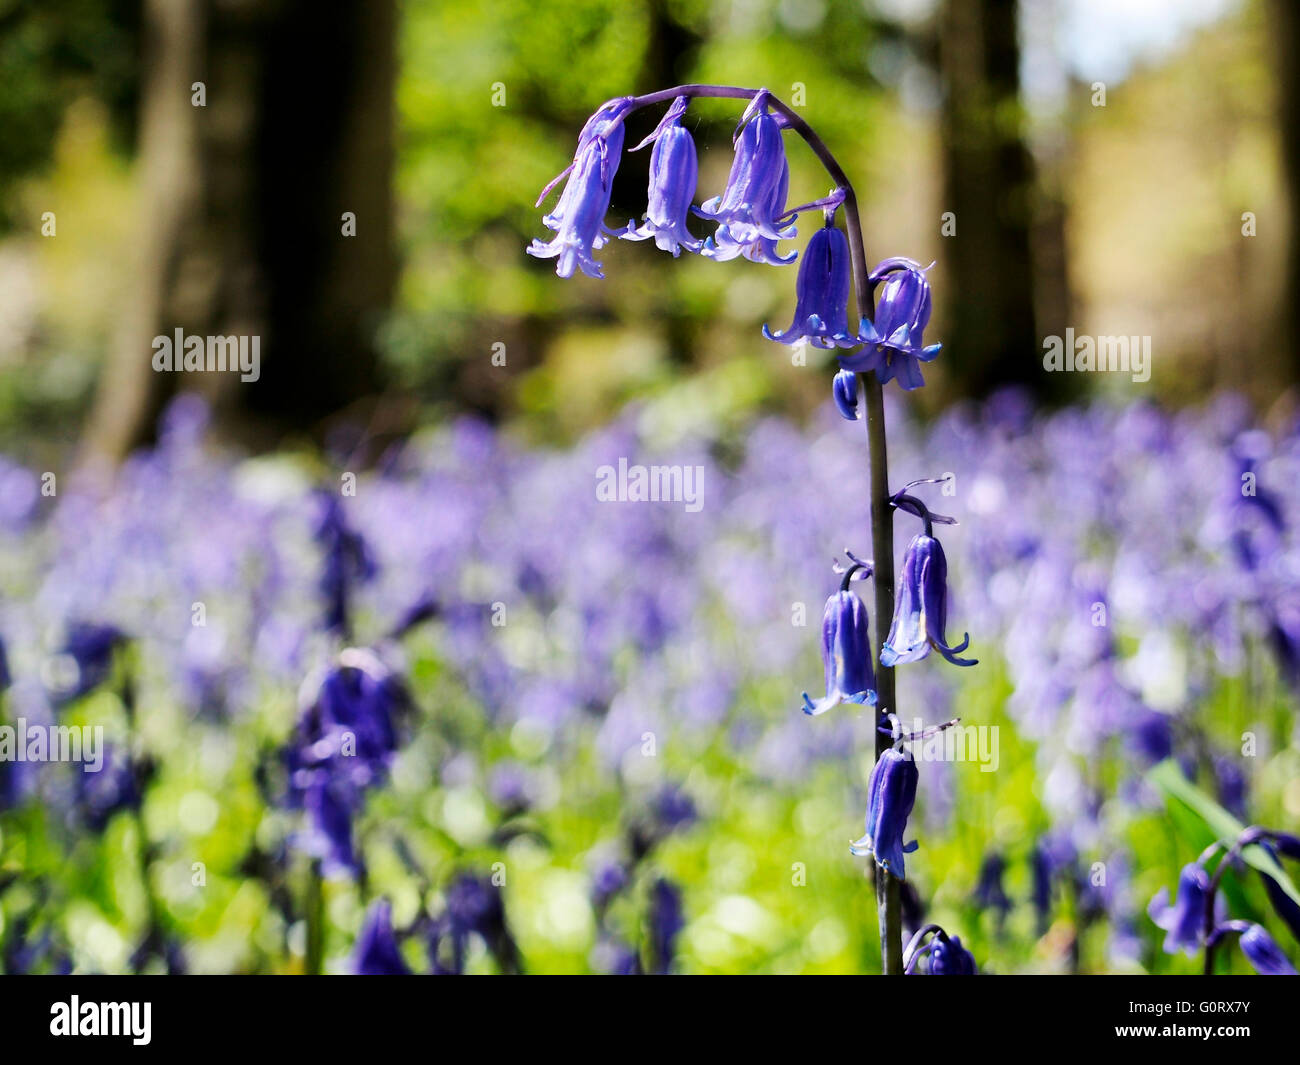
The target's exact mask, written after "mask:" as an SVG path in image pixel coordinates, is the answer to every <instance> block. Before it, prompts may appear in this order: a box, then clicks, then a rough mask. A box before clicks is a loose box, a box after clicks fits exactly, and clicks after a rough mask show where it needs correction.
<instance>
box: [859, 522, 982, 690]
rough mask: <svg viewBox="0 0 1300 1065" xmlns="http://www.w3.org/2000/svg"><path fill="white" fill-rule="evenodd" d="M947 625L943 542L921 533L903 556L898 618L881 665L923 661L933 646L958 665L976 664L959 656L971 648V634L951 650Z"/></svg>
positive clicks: (884, 648)
mask: <svg viewBox="0 0 1300 1065" xmlns="http://www.w3.org/2000/svg"><path fill="white" fill-rule="evenodd" d="M947 622H948V560H947V559H946V558H945V557H944V553H943V546H942V545H941V544H940V543H939V541H938V540H936V539H935V538H934V537H933V536H930V535H929V534H928V533H921V534H919V535H917V536H914V537H913V538H912V542H911V543H910V544H908V546H907V554H906V555H904V556H903V570H902V575H901V578H900V580H899V585H898V598H897V599H896V600H895V602H894V619H893V623H892V624H891V625H890V628H889V637H888V639H886V640H885V645H884V647H882V648H881V651H880V664H881V665H882V666H895V665H900V664H902V663H905V662H919V661H920V660H921V659H922V658H924V657H925V656H926V655H928V654H929V653H930V648H932V647H933V648H934V649H935V650H936V651H938V652H939V653H940V654H941V655H943V657H944V658H946V659H947V660H948V661H949V662H951V663H952V664H953V665H955V666H973V665H975V664H976V662H977V659H973V658H959V657H957V656H958V655H959V654H961V652H962V651H964V650H966V648H967V647H968V646H969V645H970V634H969V633H967V634H966V635H965V636H964V637H963V638H962V641H961V643H960V644H959V645H958V646H956V647H950V646H949V645H948V640H947V637H946V636H945V635H944V630H945V628H946V627H947Z"/></svg>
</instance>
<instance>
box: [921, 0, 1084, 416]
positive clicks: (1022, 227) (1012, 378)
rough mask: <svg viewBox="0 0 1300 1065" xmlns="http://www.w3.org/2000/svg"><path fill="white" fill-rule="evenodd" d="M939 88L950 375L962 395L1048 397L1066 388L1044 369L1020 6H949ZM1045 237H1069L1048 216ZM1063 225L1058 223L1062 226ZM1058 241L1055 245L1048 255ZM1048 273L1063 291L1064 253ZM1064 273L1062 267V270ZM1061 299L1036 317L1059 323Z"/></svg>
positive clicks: (948, 1)
mask: <svg viewBox="0 0 1300 1065" xmlns="http://www.w3.org/2000/svg"><path fill="white" fill-rule="evenodd" d="M938 32H939V41H938V44H939V49H938V51H939V73H940V78H941V81H942V86H943V110H942V119H941V121H942V134H943V155H944V201H943V210H944V211H951V212H953V213H954V214H955V215H956V232H955V235H952V236H948V237H946V238H945V240H944V242H943V246H944V250H945V265H946V267H947V269H948V278H947V282H946V284H945V297H946V299H947V305H946V307H947V322H946V332H947V335H948V337H949V338H950V339H949V341H948V347H949V351H950V358H949V359H948V360H947V361H946V362H945V364H944V365H945V371H946V372H947V373H948V374H949V376H950V379H951V380H952V381H953V386H954V388H955V389H956V390H957V391H960V392H962V393H964V394H969V395H976V396H978V395H984V394H987V393H988V392H989V391H991V390H993V389H995V388H997V387H998V386H1000V385H1005V384H1020V385H1024V386H1026V387H1028V388H1030V389H1031V390H1033V391H1034V392H1035V393H1037V394H1039V395H1043V394H1045V393H1047V392H1048V391H1052V392H1055V391H1056V390H1057V389H1058V387H1059V386H1061V385H1063V384H1064V382H1060V381H1055V380H1053V379H1052V378H1053V377H1062V376H1064V375H1059V374H1058V375H1051V374H1045V373H1044V372H1043V366H1042V347H1041V344H1040V343H1039V339H1038V330H1037V329H1036V327H1035V322H1036V315H1035V311H1036V300H1035V273H1034V254H1033V251H1034V236H1035V229H1036V228H1040V227H1039V223H1038V222H1036V220H1035V217H1034V207H1035V190H1034V180H1035V174H1034V163H1033V157H1032V156H1031V154H1030V152H1029V148H1028V146H1027V145H1026V143H1025V139H1024V117H1023V108H1022V106H1021V102H1020V45H1019V41H1018V38H1017V20H1016V3H1015V0H945V3H944V5H943V10H942V12H941V15H940V18H939V31H938ZM1045 221H1046V227H1045V229H1044V231H1043V232H1042V233H1040V235H1041V236H1046V237H1049V238H1051V237H1052V236H1053V235H1054V234H1055V235H1059V234H1060V233H1062V232H1063V227H1060V226H1058V225H1054V224H1052V220H1051V219H1050V217H1049V218H1048V219H1046V220H1045ZM1057 221H1059V219H1058V220H1057ZM1054 243H1055V241H1054V240H1053V239H1048V240H1047V241H1046V244H1047V246H1048V249H1050V248H1051V247H1052V245H1053V244H1054ZM1058 256H1059V258H1060V263H1056V264H1055V266H1054V267H1053V268H1052V269H1051V270H1050V271H1049V275H1048V278H1047V279H1045V280H1049V279H1051V278H1056V279H1057V280H1056V284H1057V285H1058V286H1059V285H1063V283H1064V282H1063V278H1064V271H1063V261H1064V260H1063V255H1059V249H1058V251H1057V253H1055V254H1049V255H1048V256H1047V257H1048V259H1049V264H1050V261H1052V260H1054V259H1055V258H1057V257H1058ZM1057 267H1059V268H1057ZM1063 299H1064V296H1063V294H1062V293H1060V292H1057V293H1055V294H1053V295H1052V297H1051V298H1048V299H1046V300H1044V301H1038V304H1039V305H1038V307H1037V309H1040V310H1047V309H1048V308H1050V309H1051V316H1052V317H1053V318H1055V317H1058V316H1059V315H1060V314H1061V313H1062V312H1061V310H1060V306H1061V302H1062V300H1063Z"/></svg>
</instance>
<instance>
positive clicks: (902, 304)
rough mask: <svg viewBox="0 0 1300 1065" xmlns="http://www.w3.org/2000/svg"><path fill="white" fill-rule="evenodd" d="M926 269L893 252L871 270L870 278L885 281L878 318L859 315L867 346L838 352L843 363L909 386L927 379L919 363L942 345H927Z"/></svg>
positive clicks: (917, 385) (928, 304)
mask: <svg viewBox="0 0 1300 1065" xmlns="http://www.w3.org/2000/svg"><path fill="white" fill-rule="evenodd" d="M926 269H928V267H922V266H921V265H920V264H919V263H917V262H914V261H913V260H911V259H905V258H902V257H895V258H892V259H886V260H885V261H884V262H882V263H880V264H879V265H878V266H877V267H876V268H875V269H874V270H872V271H871V275H870V280H871V282H872V283H873V284H875V283H876V282H879V281H882V280H883V281H884V286H883V288H882V289H881V292H880V297H879V300H878V301H877V304H876V321H875V323H874V324H873V323H871V322H868V321H866V320H865V319H864V320H863V321H862V323H861V326H860V328H861V336H860V337H859V338H858V342H859V343H862V344H866V345H867V347H866V348H865V349H864V350H863V351H860V352H858V353H857V354H856V355H849V356H845V355H841V356H840V365H841V366H843V367H844V368H845V369H846V370H857V371H859V372H865V371H868V370H874V371H875V372H876V376H877V377H879V378H880V383H881V384H882V385H884V384H888V383H889V382H890V381H892V380H893V379H894V378H898V383H899V385H900V386H902V388H904V389H905V390H907V391H911V390H912V389H914V388H920V387H921V386H922V385H923V384H925V379H924V378H923V377H922V376H921V367H920V363H922V362H929V361H930V360H931V359H933V358H934V357H935V356H936V355H938V354H939V349H940V348H941V347H942V345H941V344H931V345H930V346H929V347H926V346H925V341H924V333H925V327H926V325H928V324H929V321H930V309H931V299H930V282H929V281H927V280H926V279H925V271H926Z"/></svg>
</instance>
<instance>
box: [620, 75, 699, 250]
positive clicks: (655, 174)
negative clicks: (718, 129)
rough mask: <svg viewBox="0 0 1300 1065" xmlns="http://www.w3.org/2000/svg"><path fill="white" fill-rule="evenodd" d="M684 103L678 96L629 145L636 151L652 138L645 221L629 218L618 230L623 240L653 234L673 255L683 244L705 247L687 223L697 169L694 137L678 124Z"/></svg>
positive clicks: (659, 245) (656, 240)
mask: <svg viewBox="0 0 1300 1065" xmlns="http://www.w3.org/2000/svg"><path fill="white" fill-rule="evenodd" d="M687 103H688V99H687V97H685V96H679V97H677V99H676V100H674V101H673V105H672V106H671V107H670V108H669V109H668V113H667V114H666V115H664V117H663V121H661V122H660V123H659V126H658V128H656V129H655V131H654V132H653V133H652V134H650V136H648V137H647V138H646V139H645V140H643V141H642V142H641V143H640V144H638V145H637V146H636V147H635V148H633V149H632V151H634V152H635V151H639V150H640V149H642V148H644V147H645V146H646V145H647V144H649V143H650V142H651V141H654V150H653V151H652V152H651V153H650V187H649V191H648V195H647V204H646V213H645V222H643V223H642V224H641V225H640V226H638V227H634V226H633V225H632V223H630V222H629V223H628V227H627V231H626V232H625V233H620V234H619V236H620V237H622V238H623V239H624V240H648V239H649V238H651V237H653V238H654V242H655V245H656V246H657V247H658V248H659V250H660V251H670V252H672V253H673V258H677V257H678V256H679V255H681V253H682V248H685V249H686V250H687V251H692V252H698V251H699V250H700V249H701V248H703V247H704V241H702V240H696V239H695V238H694V237H693V236H691V232H690V230H689V229H687V227H686V219H687V217H688V216H689V214H690V210H691V201H692V200H693V199H694V198H695V184H696V181H697V179H698V177H699V172H700V166H699V161H698V158H697V156H696V153H695V140H694V139H693V138H692V137H691V134H690V131H689V130H687V129H685V128H684V127H683V126H682V124H681V118H682V115H683V114H685V113H686V105H687Z"/></svg>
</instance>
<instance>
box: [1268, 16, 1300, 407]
mask: <svg viewBox="0 0 1300 1065" xmlns="http://www.w3.org/2000/svg"><path fill="white" fill-rule="evenodd" d="M1272 15H1273V18H1272V20H1271V23H1270V26H1271V28H1272V30H1273V37H1274V42H1275V47H1276V49H1277V52H1276V57H1277V58H1276V62H1277V75H1278V112H1279V113H1278V124H1279V125H1280V126H1281V134H1282V164H1283V179H1284V181H1285V183H1286V200H1287V207H1288V213H1289V221H1288V226H1289V230H1290V231H1289V233H1288V235H1287V250H1286V263H1287V265H1286V287H1285V289H1283V294H1284V295H1283V299H1282V300H1281V301H1280V302H1281V311H1280V318H1281V321H1279V322H1278V323H1277V324H1276V326H1275V328H1276V330H1277V334H1278V341H1279V344H1280V346H1281V349H1282V352H1283V358H1284V360H1285V361H1284V363H1283V366H1284V369H1285V374H1284V380H1285V381H1286V382H1288V383H1292V384H1293V383H1295V382H1297V381H1300V299H1297V293H1300V51H1298V50H1300V9H1297V7H1296V5H1295V3H1294V2H1293V0H1274V3H1273V5H1272Z"/></svg>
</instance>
